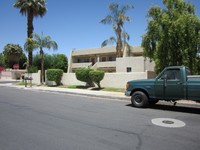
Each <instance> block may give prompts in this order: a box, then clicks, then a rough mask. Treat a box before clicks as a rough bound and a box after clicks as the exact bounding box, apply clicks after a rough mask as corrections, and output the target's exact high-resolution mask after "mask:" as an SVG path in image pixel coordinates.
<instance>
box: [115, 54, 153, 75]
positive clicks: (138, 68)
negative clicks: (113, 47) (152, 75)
mask: <svg viewBox="0 0 200 150" xmlns="http://www.w3.org/2000/svg"><path fill="white" fill-rule="evenodd" d="M154 66H155V63H154V62H153V61H152V62H150V60H149V59H148V58H146V59H145V58H144V57H143V56H138V57H123V58H117V60H116V72H127V68H128V67H129V68H131V72H144V71H153V70H154Z"/></svg>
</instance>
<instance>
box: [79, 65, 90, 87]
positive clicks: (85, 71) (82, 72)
mask: <svg viewBox="0 0 200 150" xmlns="http://www.w3.org/2000/svg"><path fill="white" fill-rule="evenodd" d="M90 71H92V69H90V68H78V69H76V79H77V80H79V81H82V82H86V84H87V85H88V86H93V83H92V80H91V79H90V77H89V72H90Z"/></svg>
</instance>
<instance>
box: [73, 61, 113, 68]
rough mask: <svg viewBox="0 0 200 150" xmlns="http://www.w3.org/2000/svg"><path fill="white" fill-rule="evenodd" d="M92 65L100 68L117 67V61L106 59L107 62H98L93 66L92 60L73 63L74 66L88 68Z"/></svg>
mask: <svg viewBox="0 0 200 150" xmlns="http://www.w3.org/2000/svg"><path fill="white" fill-rule="evenodd" d="M87 67H91V68H93V69H98V68H116V61H105V62H96V63H95V64H94V65H93V66H92V62H88V63H72V68H87Z"/></svg>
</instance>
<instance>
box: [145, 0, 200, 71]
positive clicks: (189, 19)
mask: <svg viewBox="0 0 200 150" xmlns="http://www.w3.org/2000/svg"><path fill="white" fill-rule="evenodd" d="M163 4H164V5H165V7H166V8H165V9H161V8H160V7H158V6H155V7H152V8H150V9H149V12H148V18H149V23H148V27H147V33H146V34H145V35H144V36H143V39H142V46H143V47H144V54H145V56H147V57H150V58H151V59H153V60H154V61H155V63H156V72H160V71H161V70H162V69H163V68H164V67H166V66H171V65H186V66H188V67H190V69H191V70H192V72H194V73H195V72H198V68H197V67H195V66H196V65H197V63H198V58H197V54H198V52H200V20H199V18H198V16H197V15H195V7H194V6H193V5H192V4H190V3H187V2H185V1H184V0H163Z"/></svg>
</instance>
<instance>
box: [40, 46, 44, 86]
mask: <svg viewBox="0 0 200 150" xmlns="http://www.w3.org/2000/svg"><path fill="white" fill-rule="evenodd" d="M40 61H41V72H40V83H41V84H43V82H44V52H43V50H42V48H40Z"/></svg>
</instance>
